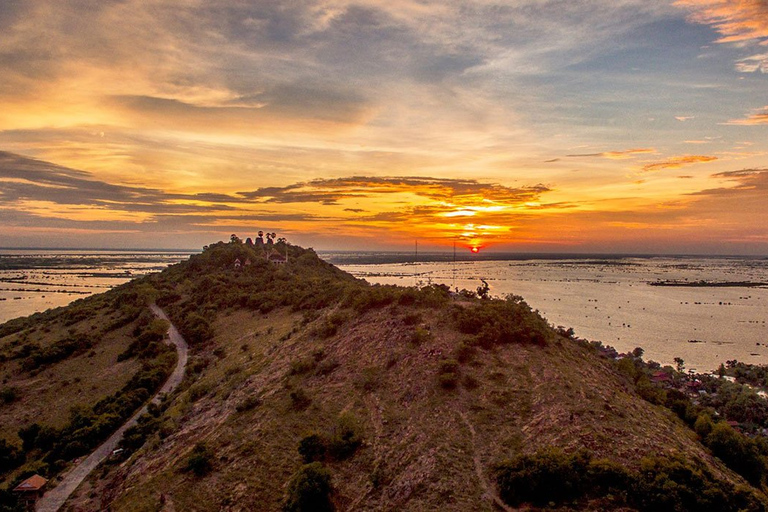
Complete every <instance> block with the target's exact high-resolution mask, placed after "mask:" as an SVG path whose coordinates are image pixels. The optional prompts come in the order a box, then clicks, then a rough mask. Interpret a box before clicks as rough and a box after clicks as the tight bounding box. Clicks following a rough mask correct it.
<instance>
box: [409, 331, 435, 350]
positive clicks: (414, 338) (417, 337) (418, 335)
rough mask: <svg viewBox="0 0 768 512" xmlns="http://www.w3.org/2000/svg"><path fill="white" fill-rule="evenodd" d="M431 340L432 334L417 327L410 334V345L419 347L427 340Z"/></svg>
mask: <svg viewBox="0 0 768 512" xmlns="http://www.w3.org/2000/svg"><path fill="white" fill-rule="evenodd" d="M431 339H432V333H431V332H430V331H429V329H425V328H424V327H417V328H416V329H415V330H414V331H413V334H411V343H413V344H414V345H417V346H418V345H421V344H422V343H426V342H428V341H429V340H431Z"/></svg>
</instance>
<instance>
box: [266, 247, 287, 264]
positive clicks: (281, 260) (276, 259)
mask: <svg viewBox="0 0 768 512" xmlns="http://www.w3.org/2000/svg"><path fill="white" fill-rule="evenodd" d="M267 261H269V262H270V263H274V264H275V265H283V264H285V263H288V255H287V253H286V255H285V256H283V255H282V254H280V253H279V252H277V251H276V250H274V249H273V250H272V251H271V252H270V253H269V254H268V255H267Z"/></svg>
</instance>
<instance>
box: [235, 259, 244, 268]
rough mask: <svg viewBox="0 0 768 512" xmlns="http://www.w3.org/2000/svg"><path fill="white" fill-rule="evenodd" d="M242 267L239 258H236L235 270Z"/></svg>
mask: <svg viewBox="0 0 768 512" xmlns="http://www.w3.org/2000/svg"><path fill="white" fill-rule="evenodd" d="M242 266H243V264H242V263H241V262H240V258H237V259H236V260H235V268H240V267H242Z"/></svg>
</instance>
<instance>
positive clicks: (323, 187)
mask: <svg viewBox="0 0 768 512" xmlns="http://www.w3.org/2000/svg"><path fill="white" fill-rule="evenodd" d="M548 191H549V188H547V187H546V186H544V185H541V184H539V185H534V186H527V187H518V188H514V187H507V186H504V185H500V184H496V183H483V182H480V181H477V180H467V179H443V178H424V177H418V176H406V177H373V176H353V177H348V178H323V179H317V180H313V181H309V182H304V183H296V184H293V185H288V186H285V187H264V188H260V189H257V190H254V191H250V192H239V194H240V195H241V196H243V197H245V198H248V199H253V200H259V201H263V202H268V203H308V202H318V203H322V204H337V203H338V202H339V201H340V200H342V199H349V198H355V199H360V198H370V197H375V196H379V195H391V194H402V193H406V194H412V195H415V196H418V197H422V198H427V199H431V200H433V201H452V202H455V203H457V204H465V203H473V204H474V203H477V202H483V201H485V202H501V203H505V204H518V203H525V202H528V201H531V200H535V199H537V198H538V197H539V196H540V195H541V194H543V193H545V192H548Z"/></svg>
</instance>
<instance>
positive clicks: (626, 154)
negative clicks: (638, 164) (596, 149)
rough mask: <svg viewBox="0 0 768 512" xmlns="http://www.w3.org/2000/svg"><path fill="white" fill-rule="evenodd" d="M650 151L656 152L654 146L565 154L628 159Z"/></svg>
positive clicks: (573, 156) (574, 156)
mask: <svg viewBox="0 0 768 512" xmlns="http://www.w3.org/2000/svg"><path fill="white" fill-rule="evenodd" d="M649 153H656V150H655V149H654V148H633V149H624V150H621V151H605V152H603V153H582V154H574V155H565V156H568V157H572V158H576V157H601V158H609V159H611V160H626V159H629V158H634V156H635V155H645V154H649Z"/></svg>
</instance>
